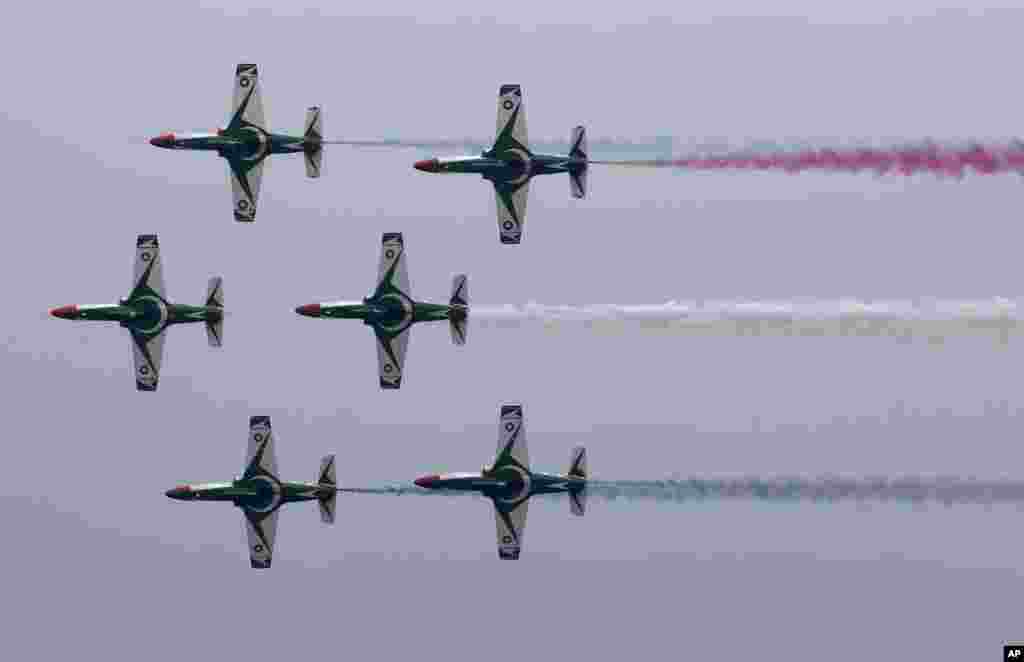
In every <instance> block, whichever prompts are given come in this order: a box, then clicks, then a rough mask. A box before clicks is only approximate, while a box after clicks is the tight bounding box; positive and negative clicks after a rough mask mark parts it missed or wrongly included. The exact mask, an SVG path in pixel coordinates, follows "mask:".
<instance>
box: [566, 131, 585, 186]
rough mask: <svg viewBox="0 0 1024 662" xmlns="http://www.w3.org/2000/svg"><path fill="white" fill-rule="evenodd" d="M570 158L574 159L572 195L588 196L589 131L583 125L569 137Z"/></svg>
mask: <svg viewBox="0 0 1024 662" xmlns="http://www.w3.org/2000/svg"><path fill="white" fill-rule="evenodd" d="M569 158H570V159H572V160H573V163H572V165H571V166H570V167H571V169H570V170H569V186H570V188H571V191H572V197H574V198H585V197H587V158H588V157H587V131H586V129H584V128H583V127H582V126H577V127H575V128H574V129H573V130H572V135H571V136H570V137H569Z"/></svg>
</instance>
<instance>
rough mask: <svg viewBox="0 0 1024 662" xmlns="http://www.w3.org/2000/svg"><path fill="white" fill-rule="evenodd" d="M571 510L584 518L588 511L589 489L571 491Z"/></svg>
mask: <svg viewBox="0 0 1024 662" xmlns="http://www.w3.org/2000/svg"><path fill="white" fill-rule="evenodd" d="M569 508H570V509H571V510H572V514H573V515H576V516H577V517H583V513H585V512H586V510H587V488H586V487H584V488H583V489H579V490H569Z"/></svg>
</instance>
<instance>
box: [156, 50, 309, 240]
mask: <svg viewBox="0 0 1024 662" xmlns="http://www.w3.org/2000/svg"><path fill="white" fill-rule="evenodd" d="M149 142H150V144H151V145H153V146H155V147H163V148H165V149H191V150H205V151H213V152H217V155H218V156H222V157H224V158H225V159H227V162H228V166H229V170H230V176H231V193H232V195H233V196H234V205H235V220H236V221H241V222H251V221H254V220H256V203H257V200H258V198H259V195H260V183H261V181H262V179H263V162H264V160H265V159H266V158H267V157H268V156H270V155H271V154H292V153H295V152H301V153H302V154H303V155H304V156H305V159H306V175H307V176H309V177H319V176H320V170H321V166H322V164H323V144H324V140H323V113H322V112H321V110H320V108H319V107H318V106H312V107H310V108H309V109H308V110H307V111H306V128H305V130H304V131H303V133H302V135H301V136H287V135H282V134H277V133H270V131H269V130H268V129H267V122H266V120H265V119H264V117H263V102H262V100H261V98H260V86H259V76H258V72H257V68H256V65H255V64H240V65H238V67H237V68H236V69H235V93H234V101H233V103H232V111H231V119H230V121H229V122H228V125H227V126H226V127H224V128H222V129H217V130H216V131H213V132H209V133H189V134H183V133H164V134H161V135H159V136H157V137H156V138H153V139H152V140H150V141H149Z"/></svg>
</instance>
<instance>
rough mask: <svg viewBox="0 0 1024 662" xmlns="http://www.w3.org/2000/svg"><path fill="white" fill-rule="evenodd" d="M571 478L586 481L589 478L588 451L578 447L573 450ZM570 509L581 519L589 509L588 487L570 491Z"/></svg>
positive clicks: (570, 460)
mask: <svg viewBox="0 0 1024 662" xmlns="http://www.w3.org/2000/svg"><path fill="white" fill-rule="evenodd" d="M568 475H569V477H570V478H577V479H583V480H586V478H587V449H586V448H584V447H583V446H577V447H576V448H573V449H572V456H571V457H570V458H569V474H568ZM569 508H571V509H572V514H573V515H577V516H579V517H582V516H583V513H584V512H586V509H587V486H586V483H584V484H583V487H579V488H570V489H569Z"/></svg>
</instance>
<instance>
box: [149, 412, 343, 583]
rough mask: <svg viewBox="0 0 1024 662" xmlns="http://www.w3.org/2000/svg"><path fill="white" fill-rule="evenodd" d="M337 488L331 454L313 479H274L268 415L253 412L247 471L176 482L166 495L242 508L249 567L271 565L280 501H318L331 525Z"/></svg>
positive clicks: (247, 454) (180, 499)
mask: <svg viewBox="0 0 1024 662" xmlns="http://www.w3.org/2000/svg"><path fill="white" fill-rule="evenodd" d="M337 487H338V479H337V475H336V472H335V468H334V456H333V455H328V456H326V457H324V458H323V459H322V460H320V473H318V474H317V480H316V482H315V483H287V482H284V481H282V480H281V479H280V478H278V477H277V459H276V458H275V456H274V433H273V430H272V429H271V426H270V417H269V416H252V417H251V418H250V419H249V448H248V451H247V452H246V456H245V470H244V472H243V473H242V475H241V476H240V477H239V478H236V479H235V480H232V481H228V482H224V483H200V484H192V485H179V486H178V487H175V488H173V489H170V490H167V492H165V494H166V495H167V496H169V497H170V498H172V499H177V500H179V501H227V502H230V503H232V504H234V505H236V506H238V507H239V508H241V509H242V513H243V514H244V515H245V533H246V536H247V538H248V540H249V561H250V564H251V565H252V567H253V568H269V567H270V561H271V560H272V558H273V554H274V538H275V537H276V534H277V513H278V510H279V509H280V508H281V506H282V505H284V504H286V503H290V502H292V501H313V500H316V501H317V503H318V504H319V505H320V519H321V521H323V522H324V524H333V523H334V514H335V505H336V503H337V497H338V490H337Z"/></svg>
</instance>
